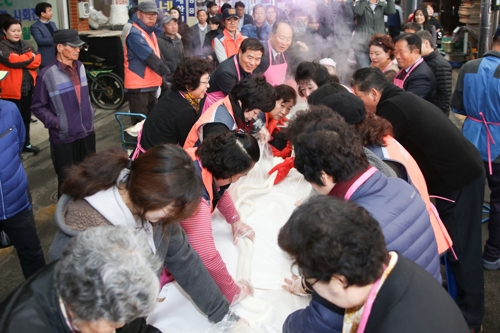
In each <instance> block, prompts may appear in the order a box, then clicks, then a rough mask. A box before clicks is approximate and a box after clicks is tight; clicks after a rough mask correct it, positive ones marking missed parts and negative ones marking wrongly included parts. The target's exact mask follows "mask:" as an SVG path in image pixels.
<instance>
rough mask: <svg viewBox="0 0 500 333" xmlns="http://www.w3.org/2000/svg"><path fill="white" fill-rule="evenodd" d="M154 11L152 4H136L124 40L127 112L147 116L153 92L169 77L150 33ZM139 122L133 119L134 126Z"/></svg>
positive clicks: (156, 12) (153, 27) (152, 103)
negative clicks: (136, 6) (128, 108)
mask: <svg viewBox="0 0 500 333" xmlns="http://www.w3.org/2000/svg"><path fill="white" fill-rule="evenodd" d="M157 17H158V8H157V7H156V3H155V2H152V1H144V2H141V3H140V4H139V10H138V11H137V13H136V16H133V17H132V28H130V31H129V33H128V35H127V37H126V39H125V47H124V50H123V54H124V58H125V62H124V66H125V82H124V84H125V89H126V90H127V95H128V102H129V107H130V112H134V113H142V114H144V115H146V116H147V115H148V114H149V112H150V111H151V110H152V109H153V107H154V106H155V104H156V102H157V98H156V92H157V91H158V88H159V87H161V86H162V82H163V79H162V78H163V76H165V75H167V74H168V73H169V71H168V69H167V66H166V65H165V63H164V62H163V60H162V59H161V53H160V47H159V45H158V41H157V39H156V35H155V33H154V31H155V28H156V25H155V23H156V19H157ZM141 120H142V119H141V118H139V117H137V118H133V119H132V122H133V123H137V122H139V121H141Z"/></svg>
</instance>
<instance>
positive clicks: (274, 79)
mask: <svg viewBox="0 0 500 333" xmlns="http://www.w3.org/2000/svg"><path fill="white" fill-rule="evenodd" d="M267 45H268V50H269V68H268V69H267V71H266V72H265V73H264V76H265V77H266V81H267V82H268V83H269V84H270V85H272V86H277V85H280V84H283V83H285V77H286V70H287V68H288V64H287V62H286V59H285V54H284V53H281V54H282V55H283V60H284V61H285V62H284V63H282V64H279V65H273V52H272V49H271V43H270V42H269V41H268V42H267Z"/></svg>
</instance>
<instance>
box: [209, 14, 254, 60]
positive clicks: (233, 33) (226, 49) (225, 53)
mask: <svg viewBox="0 0 500 333" xmlns="http://www.w3.org/2000/svg"><path fill="white" fill-rule="evenodd" d="M222 22H224V30H223V31H222V33H221V34H220V35H219V36H217V37H215V39H214V45H213V46H214V50H215V55H216V56H217V60H218V61H219V63H221V62H223V61H224V60H226V59H227V58H229V57H230V56H232V55H235V54H236V53H238V50H239V49H240V45H241V43H243V40H244V39H245V38H246V37H245V36H243V35H242V34H241V33H240V32H239V30H238V15H237V14H236V9H234V8H226V9H224V12H223V13H222Z"/></svg>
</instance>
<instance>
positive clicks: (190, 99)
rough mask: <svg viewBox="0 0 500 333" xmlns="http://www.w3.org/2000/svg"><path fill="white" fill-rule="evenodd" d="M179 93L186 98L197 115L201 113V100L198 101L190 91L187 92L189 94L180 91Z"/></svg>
mask: <svg viewBox="0 0 500 333" xmlns="http://www.w3.org/2000/svg"><path fill="white" fill-rule="evenodd" d="M179 93H180V94H181V96H182V97H184V98H185V99H186V100H187V101H188V102H189V105H191V106H192V107H193V109H195V110H196V113H198V112H199V111H200V100H199V99H197V98H195V97H194V96H193V95H191V93H190V92H189V91H187V92H183V91H179Z"/></svg>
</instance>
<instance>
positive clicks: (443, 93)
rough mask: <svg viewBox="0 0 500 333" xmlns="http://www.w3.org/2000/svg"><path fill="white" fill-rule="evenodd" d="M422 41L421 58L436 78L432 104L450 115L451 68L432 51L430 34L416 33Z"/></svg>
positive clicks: (426, 32) (422, 31)
mask: <svg viewBox="0 0 500 333" xmlns="http://www.w3.org/2000/svg"><path fill="white" fill-rule="evenodd" d="M416 35H417V36H419V37H420V38H421V39H422V56H423V57H424V61H425V63H426V64H427V65H428V66H429V67H430V68H431V70H432V72H433V73H434V76H435V77H436V101H435V103H434V105H435V106H437V107H438V108H439V109H440V110H441V111H443V112H444V114H445V115H447V116H448V115H449V114H450V99H451V84H452V82H451V81H452V80H451V66H450V63H449V62H448V61H446V59H445V58H444V57H443V56H442V55H441V54H440V53H439V51H437V50H434V45H433V41H432V36H431V33H430V32H428V31H426V30H420V31H417V33H416Z"/></svg>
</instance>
